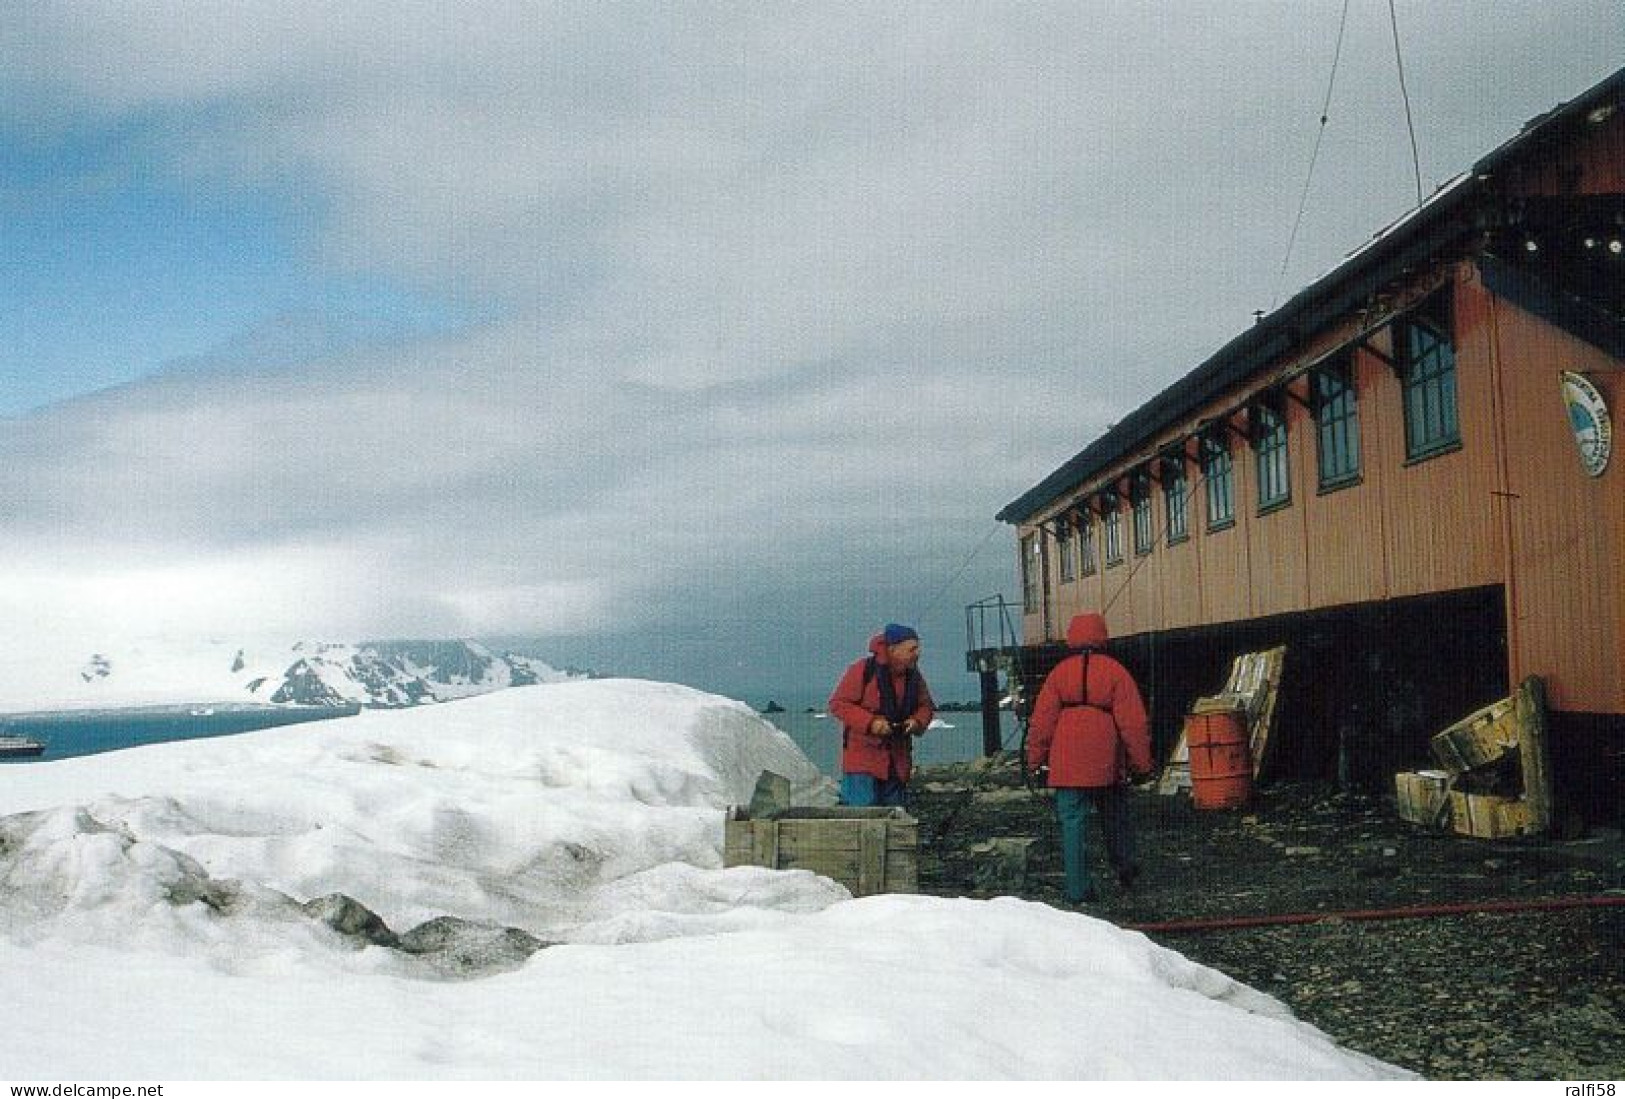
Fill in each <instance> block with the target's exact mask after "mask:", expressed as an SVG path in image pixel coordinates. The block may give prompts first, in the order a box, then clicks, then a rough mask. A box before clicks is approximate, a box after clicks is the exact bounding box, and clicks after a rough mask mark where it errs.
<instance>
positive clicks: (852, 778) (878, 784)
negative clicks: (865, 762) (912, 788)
mask: <svg viewBox="0 0 1625 1099" xmlns="http://www.w3.org/2000/svg"><path fill="white" fill-rule="evenodd" d="M907 789H908V786H907V784H906V783H903V782H899V781H898V780H897V779H894V778H886V779H880V778H875V776H873V775H842V776H841V804H842V805H851V806H857V807H867V806H872V805H902V804H903V794H904V791H906V790H907Z"/></svg>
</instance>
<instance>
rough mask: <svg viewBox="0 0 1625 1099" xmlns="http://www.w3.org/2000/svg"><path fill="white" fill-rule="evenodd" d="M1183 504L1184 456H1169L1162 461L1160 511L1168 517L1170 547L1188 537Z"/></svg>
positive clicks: (1185, 510)
mask: <svg viewBox="0 0 1625 1099" xmlns="http://www.w3.org/2000/svg"><path fill="white" fill-rule="evenodd" d="M1185 503H1186V485H1185V456H1184V455H1183V454H1175V455H1169V456H1168V457H1165V458H1163V460H1162V510H1163V514H1165V515H1167V517H1168V544H1169V545H1170V546H1171V545H1173V544H1174V543H1175V542H1183V541H1184V540H1185V539H1187V538H1189V537H1190V533H1191V531H1190V515H1189V510H1188V509H1187V508H1186V506H1185Z"/></svg>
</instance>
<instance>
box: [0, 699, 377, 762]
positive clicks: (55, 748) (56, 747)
mask: <svg viewBox="0 0 1625 1099" xmlns="http://www.w3.org/2000/svg"><path fill="white" fill-rule="evenodd" d="M360 712H361V708H360V707H359V706H293V707H288V706H235V705H224V706H207V705H194V706H143V707H140V708H137V709H117V710H54V711H49V712H40V713H28V714H0V731H3V732H4V734H5V735H7V736H26V737H31V738H32V739H34V740H40V741H44V742H45V752H44V753H43V754H42V755H37V756H22V757H17V756H12V757H5V756H0V764H13V765H20V764H27V763H42V762H47V761H50V760H53V759H70V758H72V757H73V756H88V755H94V754H95V753H97V752H114V751H117V750H119V749H120V748H134V747H137V746H138V745H142V744H160V743H163V742H164V741H168V740H195V739H197V738H199V737H215V736H229V735H231V734H233V733H247V732H251V731H253V730H255V729H269V728H272V727H273V726H279V725H295V724H299V723H302V722H306V721H324V720H326V719H328V718H334V717H349V716H351V715H353V714H357V713H360Z"/></svg>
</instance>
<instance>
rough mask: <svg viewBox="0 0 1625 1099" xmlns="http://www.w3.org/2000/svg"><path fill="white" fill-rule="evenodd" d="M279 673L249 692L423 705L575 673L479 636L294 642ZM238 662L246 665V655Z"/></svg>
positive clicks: (288, 699)
mask: <svg viewBox="0 0 1625 1099" xmlns="http://www.w3.org/2000/svg"><path fill="white" fill-rule="evenodd" d="M293 651H294V653H296V654H297V657H298V658H297V659H296V660H295V661H294V662H293V663H291V664H289V665H288V666H287V667H286V668H285V669H283V670H282V671H281V672H280V673H273V674H270V675H263V676H255V677H253V678H251V679H249V680H247V681H246V682H245V683H244V686H245V687H246V688H247V689H248V692H249V693H250V694H251V695H254V696H255V697H258V698H263V699H265V700H266V701H267V702H273V703H293V704H296V705H300V706H345V705H361V706H377V707H399V706H418V705H422V704H423V703H426V702H447V701H450V700H451V699H454V698H467V697H468V696H470V695H477V694H486V693H488V692H490V691H500V690H502V689H503V688H505V687H526V686H530V685H532V684H535V683H549V682H558V681H560V680H565V679H570V678H573V677H572V675H571V674H570V673H568V672H561V671H559V670H558V669H556V668H553V667H551V666H550V665H548V664H544V663H543V662H542V661H540V660H537V659H535V658H534V657H528V656H520V655H519V654H517V653H511V652H504V653H494V652H492V651H491V650H490V649H487V648H486V647H485V646H484V645H480V644H478V643H476V642H473V641H363V642H360V643H358V644H353V645H346V644H309V643H301V644H298V645H295V646H294V648H293ZM234 663H235V664H239V665H241V667H243V668H246V662H244V661H243V657H242V654H241V653H239V654H238V657H237V659H236V660H235V661H234Z"/></svg>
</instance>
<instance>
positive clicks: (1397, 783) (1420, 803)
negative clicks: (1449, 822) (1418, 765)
mask: <svg viewBox="0 0 1625 1099" xmlns="http://www.w3.org/2000/svg"><path fill="white" fill-rule="evenodd" d="M1449 795H1450V776H1449V775H1448V774H1446V773H1445V772H1443V771H1401V772H1400V773H1399V774H1397V775H1395V776H1394V796H1395V799H1396V801H1397V802H1398V804H1399V816H1400V819H1402V820H1408V821H1410V822H1411V823H1413V824H1426V825H1429V826H1432V827H1439V826H1441V825H1443V824H1444V820H1445V817H1446V816H1448V815H1449V813H1450V796H1449Z"/></svg>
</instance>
